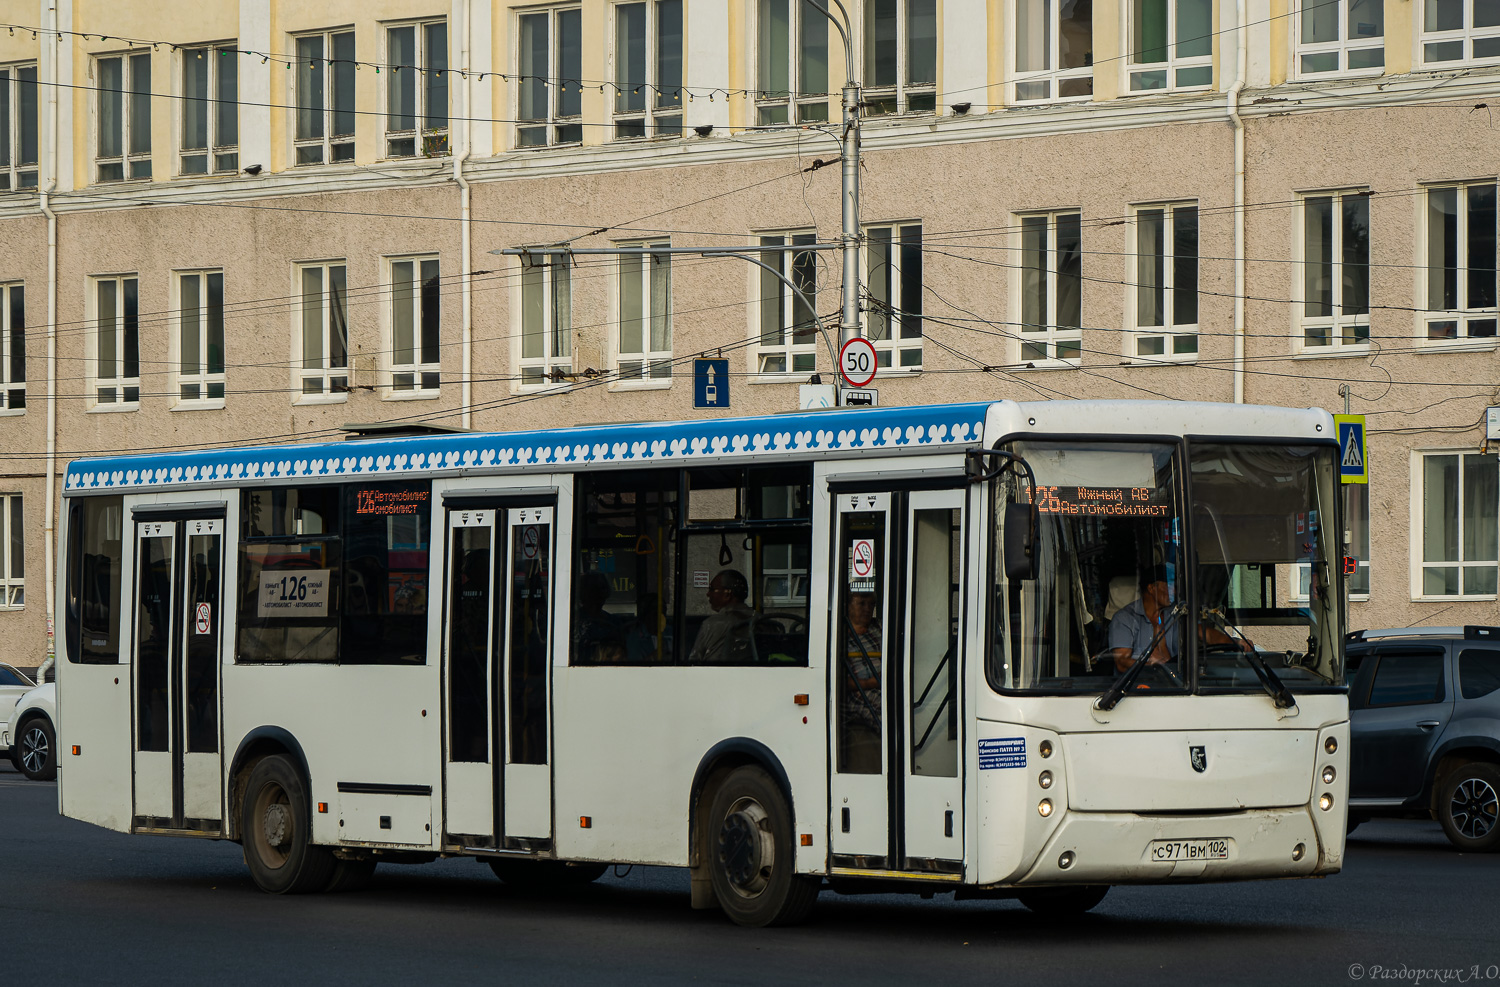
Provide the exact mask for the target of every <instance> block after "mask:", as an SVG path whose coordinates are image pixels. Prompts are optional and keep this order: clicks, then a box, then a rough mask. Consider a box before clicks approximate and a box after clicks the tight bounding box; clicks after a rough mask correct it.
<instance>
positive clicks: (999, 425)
mask: <svg viewBox="0 0 1500 987" xmlns="http://www.w3.org/2000/svg"><path fill="white" fill-rule="evenodd" d="M1332 422H1333V420H1332V417H1331V416H1330V415H1329V414H1328V412H1326V411H1323V410H1321V409H1318V408H1308V409H1293V408H1276V407H1269V406H1261V405H1229V404H1204V403H1196V402H1186V401H1034V402H1025V403H1017V402H1014V401H996V402H975V403H968V404H939V405H890V406H886V407H876V408H835V409H826V410H820V411H802V412H791V413H785V414H777V415H759V416H755V417H745V418H708V419H696V420H691V421H675V422H640V423H626V424H610V425H583V426H575V427H570V428H554V429H541V430H533V431H521V432H461V433H456V434H452V435H417V436H402V437H399V438H388V439H378V438H375V439H359V440H357V441H350V440H347V439H341V440H336V441H324V442H316V443H303V444H283V445H266V446H246V447H240V448H217V449H201V450H190V451H184V452H158V453H145V454H138V455H129V456H111V457H98V458H91V459H78V460H74V461H73V462H72V463H70V464H69V465H68V470H67V475H66V478H65V480H64V485H63V491H64V493H65V494H93V493H103V492H106V491H107V492H111V493H113V492H116V491H136V492H139V491H161V490H180V489H185V488H190V487H199V486H214V485H220V484H240V483H243V482H245V481H253V482H256V483H267V482H269V483H289V482H296V481H303V482H306V481H308V480H313V481H317V480H322V481H325V482H328V481H337V480H347V479H352V478H356V477H358V478H361V479H366V478H368V479H370V480H393V479H400V478H401V477H402V476H403V475H405V476H412V477H415V476H430V475H433V474H450V475H451V474H461V473H465V472H470V473H507V472H547V471H554V470H562V471H567V470H574V469H579V468H581V467H585V466H587V467H592V468H596V469H597V468H606V469H607V468H610V467H616V466H618V467H622V468H628V467H632V466H642V465H648V464H649V465H657V464H660V465H682V464H686V463H703V464H705V465H708V464H711V463H714V462H718V461H725V460H740V461H747V460H749V461H753V459H754V458H755V457H756V456H758V455H767V454H772V455H774V454H778V453H779V454H786V453H794V454H812V455H817V456H820V457H826V458H850V457H860V456H871V455H874V456H891V455H904V454H910V453H923V452H933V451H939V450H946V451H955V452H956V451H960V450H963V449H965V448H971V447H975V446H977V445H979V443H980V441H981V440H982V439H983V437H984V436H985V435H989V436H991V437H992V439H994V438H998V437H999V436H1002V435H1006V434H1013V433H1026V432H1032V433H1036V432H1046V433H1052V434H1094V435H1102V434H1120V435H1141V436H1145V435H1188V434H1191V435H1225V436H1230V435H1245V436H1261V437H1281V438H1303V439H1306V440H1325V441H1326V440H1332V439H1333V438H1334V433H1333V427H1332Z"/></svg>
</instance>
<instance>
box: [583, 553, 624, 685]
mask: <svg viewBox="0 0 1500 987" xmlns="http://www.w3.org/2000/svg"><path fill="white" fill-rule="evenodd" d="M608 601H609V577H608V576H606V575H605V574H604V573H602V572H586V573H584V574H583V575H582V576H581V577H580V578H579V580H578V613H577V614H576V616H575V617H574V619H573V653H574V654H575V655H578V656H579V657H580V658H581V660H582V661H583V662H584V663H586V664H590V665H615V664H618V663H619V662H620V661H622V660H623V659H624V657H625V642H624V636H623V634H622V633H621V629H620V625H619V622H618V621H617V620H616V619H615V616H614V614H611V613H609V612H608V611H606V610H605V609H604V604H605V603H607V602H608Z"/></svg>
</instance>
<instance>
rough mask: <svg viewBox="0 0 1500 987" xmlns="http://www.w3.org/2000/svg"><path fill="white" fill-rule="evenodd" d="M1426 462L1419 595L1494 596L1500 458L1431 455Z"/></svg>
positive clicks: (1499, 543)
mask: <svg viewBox="0 0 1500 987" xmlns="http://www.w3.org/2000/svg"><path fill="white" fill-rule="evenodd" d="M1421 461H1422V500H1421V504H1422V519H1421V526H1422V567H1421V584H1420V594H1421V595H1422V596H1427V597H1434V596H1437V597H1443V596H1475V597H1494V596H1495V585H1496V560H1497V559H1500V538H1497V523H1496V522H1497V518H1496V514H1497V511H1500V470H1497V468H1496V457H1495V456H1494V455H1493V454H1492V455H1487V456H1486V455H1480V454H1476V453H1428V454H1427V455H1424V456H1422V457H1421Z"/></svg>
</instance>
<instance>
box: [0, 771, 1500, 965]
mask: <svg viewBox="0 0 1500 987" xmlns="http://www.w3.org/2000/svg"><path fill="white" fill-rule="evenodd" d="M56 806H57V789H56V786H55V785H53V784H45V783H37V782H28V781H26V780H25V779H24V778H23V777H22V776H21V775H19V774H17V773H16V772H14V771H13V770H12V769H11V767H10V764H9V763H8V762H5V761H0V847H3V848H4V849H3V850H0V927H3V928H4V929H5V930H6V936H5V940H4V942H5V944H4V945H3V946H0V983H3V984H5V985H7V987H10V985H31V984H35V983H39V982H40V983H46V984H54V983H64V984H72V983H101V982H105V981H108V982H110V983H150V984H152V985H164V984H175V983H193V984H204V983H214V984H220V983H231V984H242V983H243V984H256V985H265V984H282V983H298V984H302V983H311V984H317V985H334V984H343V983H350V982H356V981H357V982H359V983H362V984H387V983H391V984H395V983H400V984H428V983H455V984H464V983H506V984H510V983H522V984H532V983H539V984H555V983H564V984H575V983H588V984H616V983H642V984H675V983H693V984H702V983H710V984H753V985H756V987H765V985H781V984H803V983H826V982H836V983H843V982H849V983H858V984H861V985H864V984H886V983H910V984H922V985H929V984H932V985H946V984H952V983H984V984H1006V983H1023V984H1026V985H1028V987H1031V985H1039V984H1040V985H1051V984H1073V983H1085V984H1089V985H1092V987H1122V985H1129V984H1149V985H1151V987H1168V985H1177V984H1184V985H1187V984H1191V985H1197V984H1271V983H1275V984H1277V985H1282V987H1285V985H1300V984H1353V983H1365V982H1369V983H1378V984H1382V985H1386V984H1416V983H1422V984H1431V983H1435V982H1442V981H1440V980H1439V979H1437V977H1435V976H1434V971H1437V972H1442V971H1451V972H1448V973H1446V974H1444V975H1445V976H1446V977H1447V978H1449V979H1448V981H1447V982H1450V983H1455V982H1467V983H1475V982H1479V983H1485V982H1491V981H1493V982H1495V983H1496V984H1497V985H1500V936H1497V934H1496V924H1497V919H1500V907H1497V905H1496V902H1495V893H1494V892H1495V888H1496V887H1497V886H1500V855H1493V856H1482V855H1465V854H1460V853H1458V852H1456V851H1454V850H1453V849H1452V848H1451V847H1450V846H1449V845H1448V843H1447V841H1446V840H1444V839H1443V835H1442V832H1441V830H1439V829H1438V827H1437V825H1436V824H1435V823H1428V822H1377V823H1368V824H1366V825H1365V826H1363V827H1361V828H1360V829H1359V830H1358V831H1357V832H1356V833H1355V834H1354V835H1353V836H1352V837H1351V840H1350V850H1349V856H1348V866H1347V868H1346V869H1345V870H1344V872H1343V873H1342V874H1340V875H1338V876H1336V877H1333V878H1330V879H1327V880H1320V881H1277V882H1259V883H1251V884H1229V885H1201V886H1184V887H1142V888H1116V889H1114V890H1112V891H1111V892H1110V894H1109V897H1107V898H1106V899H1105V900H1104V902H1103V904H1101V905H1100V906H1099V907H1098V908H1097V909H1095V911H1094V912H1093V913H1091V914H1090V915H1088V916H1085V917H1084V918H1082V919H1080V920H1076V921H1070V922H1057V921H1052V920H1045V919H1042V918H1039V917H1037V916H1034V915H1032V914H1031V913H1030V912H1028V911H1026V910H1025V909H1024V908H1023V907H1021V906H1020V905H1019V904H1016V903H1013V902H1004V901H1002V902H954V901H952V900H951V898H950V897H949V896H939V897H936V898H934V899H932V900H930V901H922V900H920V899H917V898H909V897H905V896H872V897H857V898H856V897H841V896H838V895H834V894H832V893H828V892H825V893H824V894H823V895H822V897H821V898H820V899H819V902H818V907H817V910H816V911H815V912H814V914H813V917H812V919H811V920H810V921H809V922H808V923H807V924H806V925H804V926H801V927H798V928H794V929H763V930H748V929H740V928H737V927H735V926H733V925H731V924H730V923H729V922H728V921H727V920H726V919H725V918H724V917H723V916H722V915H720V914H718V913H716V912H695V911H692V910H690V909H689V908H688V900H687V898H688V896H687V877H686V874H685V872H683V871H680V870H675V869H671V868H642V867H637V868H634V869H632V870H630V871H629V872H628V873H623V874H622V875H620V876H616V875H615V874H610V875H608V876H606V877H605V878H603V879H601V880H600V881H599V882H597V883H596V884H594V885H591V886H589V887H588V888H585V889H583V890H582V891H579V892H575V893H571V894H567V895H559V896H553V897H536V896H528V895H523V894H519V893H517V892H514V891H511V890H510V889H508V888H506V887H505V886H504V885H502V884H501V883H500V882H499V881H497V880H496V879H495V878H494V877H493V876H492V875H491V874H490V871H489V868H487V867H485V866H483V865H481V864H479V863H476V862H475V861H472V860H466V859H464V860H445V861H438V862H437V863H432V864H425V865H420V866H404V867H403V866H395V865H389V864H386V865H382V866H381V867H380V868H379V870H377V871H376V875H375V880H374V883H373V884H372V886H371V887H370V888H369V889H368V890H366V891H361V892H355V893H349V894H340V895H312V896H303V897H284V898H279V897H273V896H270V895H265V894H262V893H260V892H259V891H257V890H256V889H255V888H254V887H253V886H252V885H251V883H250V880H249V877H248V876H247V875H246V873H245V868H244V863H243V861H242V860H241V857H240V850H239V847H238V846H236V845H234V844H232V843H214V842H200V841H195V840H174V839H168V838H159V837H144V836H142V837H131V836H123V835H120V834H117V833H110V832H106V831H104V830H100V829H96V828H94V827H92V826H88V825H85V824H83V823H79V822H74V821H72V820H68V819H63V818H61V817H59V816H58V815H57V810H56ZM1356 965H1357V966H1358V968H1359V969H1358V970H1357V971H1355V970H1353V968H1354V967H1355V966H1356ZM1476 966H1477V974H1478V975H1477V977H1475V976H1474V973H1475V970H1474V968H1475V967H1476ZM1355 972H1357V973H1359V976H1358V977H1355V976H1354V975H1353V973H1355Z"/></svg>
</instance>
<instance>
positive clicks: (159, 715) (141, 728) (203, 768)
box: [131, 516, 224, 836]
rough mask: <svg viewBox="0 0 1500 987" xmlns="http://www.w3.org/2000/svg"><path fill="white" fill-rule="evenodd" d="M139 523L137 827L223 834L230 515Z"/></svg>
mask: <svg viewBox="0 0 1500 987" xmlns="http://www.w3.org/2000/svg"><path fill="white" fill-rule="evenodd" d="M135 527H136V556H135V557H136V580H135V607H134V613H135V620H134V624H135V626H134V629H133V636H132V662H133V668H132V671H133V679H134V681H133V687H132V703H131V705H132V712H133V714H134V716H133V718H134V721H135V729H134V734H135V745H134V786H133V787H134V820H133V828H134V829H135V830H136V831H142V830H169V831H176V832H188V833H199V834H204V835H214V836H217V835H220V834H221V832H222V830H223V818H224V812H223V785H222V781H221V779H222V777H223V760H222V757H221V755H220V745H219V661H220V657H219V648H220V637H221V635H220V628H221V626H222V620H223V607H222V606H221V605H220V603H221V600H222V585H223V551H224V519H223V518H222V517H217V518H181V517H176V518H163V519H160V520H157V519H152V518H149V517H147V518H141V517H140V516H137V518H136V526H135Z"/></svg>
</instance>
